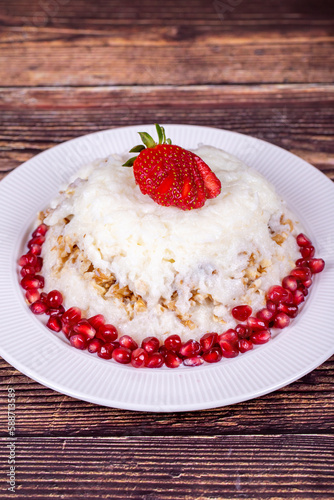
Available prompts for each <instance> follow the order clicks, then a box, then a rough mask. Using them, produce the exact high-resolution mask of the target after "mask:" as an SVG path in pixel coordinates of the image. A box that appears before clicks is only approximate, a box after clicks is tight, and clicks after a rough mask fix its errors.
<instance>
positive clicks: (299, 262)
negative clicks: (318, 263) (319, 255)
mask: <svg viewBox="0 0 334 500" xmlns="http://www.w3.org/2000/svg"><path fill="white" fill-rule="evenodd" d="M295 264H296V267H308V264H307V260H305V259H298V260H296V262H295Z"/></svg>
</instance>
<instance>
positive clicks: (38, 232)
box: [32, 224, 49, 238]
mask: <svg viewBox="0 0 334 500" xmlns="http://www.w3.org/2000/svg"><path fill="white" fill-rule="evenodd" d="M48 229H49V228H48V226H47V225H46V224H40V225H39V226H38V227H36V229H35V231H34V232H33V233H32V237H33V238H36V237H37V236H45V235H46V233H47V230H48Z"/></svg>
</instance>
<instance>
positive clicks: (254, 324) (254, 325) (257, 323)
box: [247, 316, 267, 332]
mask: <svg viewBox="0 0 334 500" xmlns="http://www.w3.org/2000/svg"><path fill="white" fill-rule="evenodd" d="M247 325H248V328H249V330H250V331H251V332H254V331H258V330H264V329H265V328H266V327H267V325H266V324H265V322H264V321H262V320H260V319H259V318H253V317H252V316H251V317H250V318H248V320H247Z"/></svg>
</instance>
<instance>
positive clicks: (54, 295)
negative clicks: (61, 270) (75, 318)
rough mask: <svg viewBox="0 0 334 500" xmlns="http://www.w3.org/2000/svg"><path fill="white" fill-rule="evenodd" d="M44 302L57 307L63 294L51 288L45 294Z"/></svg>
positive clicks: (61, 300)
mask: <svg viewBox="0 0 334 500" xmlns="http://www.w3.org/2000/svg"><path fill="white" fill-rule="evenodd" d="M46 303H47V305H48V306H49V307H59V306H60V305H61V304H62V303H63V296H62V294H61V293H60V292H58V290H52V291H51V292H49V293H48V295H47V298H46Z"/></svg>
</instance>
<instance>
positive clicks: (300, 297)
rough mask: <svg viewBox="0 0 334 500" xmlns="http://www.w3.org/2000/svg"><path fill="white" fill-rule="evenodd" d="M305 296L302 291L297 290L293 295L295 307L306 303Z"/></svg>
mask: <svg viewBox="0 0 334 500" xmlns="http://www.w3.org/2000/svg"><path fill="white" fill-rule="evenodd" d="M304 300H305V296H304V294H303V292H302V291H301V290H296V291H295V292H294V293H293V303H294V305H295V306H299V305H300V304H301V303H302V302H304Z"/></svg>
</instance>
